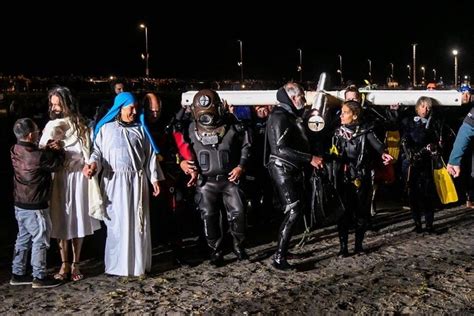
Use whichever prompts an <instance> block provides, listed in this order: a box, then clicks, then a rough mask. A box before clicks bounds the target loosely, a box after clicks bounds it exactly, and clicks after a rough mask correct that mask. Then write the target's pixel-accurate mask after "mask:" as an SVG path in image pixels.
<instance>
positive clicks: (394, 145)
mask: <svg viewBox="0 0 474 316" xmlns="http://www.w3.org/2000/svg"><path fill="white" fill-rule="evenodd" d="M385 144H386V145H387V151H388V153H389V155H390V156H392V157H393V160H394V163H395V162H396V161H397V160H398V156H399V155H400V132H399V131H387V133H386V134H385Z"/></svg>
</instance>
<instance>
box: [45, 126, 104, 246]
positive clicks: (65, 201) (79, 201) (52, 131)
mask: <svg viewBox="0 0 474 316" xmlns="http://www.w3.org/2000/svg"><path fill="white" fill-rule="evenodd" d="M87 137H89V135H87ZM50 139H52V140H61V141H63V143H64V150H65V152H66V159H65V161H64V164H63V167H61V169H60V170H58V171H57V172H55V173H54V176H53V185H52V192H51V201H50V209H51V222H52V231H51V237H52V238H58V239H64V240H70V239H72V238H82V237H85V236H87V235H92V234H93V233H94V231H96V230H98V229H100V223H99V221H98V220H96V219H94V218H92V217H90V216H89V195H88V186H89V181H88V179H87V178H86V177H85V176H84V175H83V174H82V168H83V166H84V162H85V157H84V153H83V148H82V143H81V142H80V141H79V139H78V133H77V131H75V130H74V127H73V125H72V123H71V121H70V119H69V118H62V119H55V120H51V121H49V122H48V123H47V124H46V126H45V128H44V130H43V135H42V136H41V139H40V142H39V145H40V147H43V146H45V145H46V144H47V142H48V140H50Z"/></svg>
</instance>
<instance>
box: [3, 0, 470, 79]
mask: <svg viewBox="0 0 474 316" xmlns="http://www.w3.org/2000/svg"><path fill="white" fill-rule="evenodd" d="M330 2H331V3H333V4H332V5H330V4H323V2H321V3H320V1H317V2H316V1H315V2H314V3H313V4H312V5H313V6H316V7H318V9H317V10H309V9H308V8H306V7H303V6H301V5H300V4H299V3H298V2H296V1H293V2H289V3H290V4H291V5H288V6H278V7H277V6H276V5H275V4H273V3H269V4H263V3H262V4H259V5H258V6H267V7H268V9H267V10H258V9H257V8H255V2H232V1H222V2H221V3H222V4H220V5H217V6H216V5H214V7H213V9H212V10H211V9H210V5H200V4H194V5H187V6H185V5H184V2H182V1H156V2H155V3H154V4H153V5H151V4H150V3H151V0H150V1H146V2H140V1H133V2H130V6H128V7H126V6H122V7H120V6H118V4H117V3H114V2H104V4H101V6H107V7H109V8H110V9H107V10H102V9H99V8H97V4H94V2H92V3H91V2H84V1H77V2H68V4H67V6H72V7H74V10H66V8H65V7H66V4H65V3H64V2H63V4H61V5H52V4H47V3H46V1H39V4H36V5H34V6H30V7H29V8H28V11H29V12H30V13H27V12H25V11H26V10H25V8H24V6H25V5H24V4H21V5H18V4H17V5H14V6H13V7H12V9H11V10H10V12H6V11H5V10H2V11H3V12H2V17H1V19H0V40H1V46H0V47H1V50H2V52H1V54H0V73H3V74H26V75H40V76H48V75H56V74H79V75H107V76H108V75H118V76H139V75H143V74H144V72H145V63H144V61H143V60H142V59H141V58H140V55H141V54H142V53H144V51H145V34H144V31H143V30H142V29H140V28H139V27H138V25H139V24H140V23H146V24H147V26H148V37H149V52H150V72H151V75H152V76H154V77H159V78H183V79H187V78H193V79H202V80H204V79H206V80H209V79H211V80H213V79H235V80H238V79H239V78H240V68H239V67H238V66H237V62H238V61H239V59H240V57H239V44H238V42H237V40H239V39H240V40H242V43H243V59H244V77H245V78H257V79H275V80H281V79H291V78H295V79H298V78H299V75H298V73H297V71H296V69H297V65H298V63H299V54H298V51H297V49H298V48H301V49H302V52H303V69H304V72H303V74H304V79H305V80H314V79H315V78H316V77H317V76H319V73H320V72H321V71H327V72H329V73H330V74H331V75H333V76H336V69H337V68H338V65H339V58H338V55H339V54H340V55H341V56H342V61H343V73H344V79H353V80H361V79H363V78H366V77H367V73H368V61H367V59H370V60H371V61H372V73H373V77H374V79H375V81H379V82H380V81H384V78H386V77H387V76H388V75H389V73H390V63H394V69H395V77H396V78H398V79H399V80H400V81H401V82H403V81H406V80H407V75H408V71H407V67H406V65H407V64H411V62H412V45H411V44H412V43H418V46H417V65H418V67H417V68H419V67H420V66H422V65H423V66H425V68H426V69H427V70H426V77H427V78H428V79H430V78H432V77H433V72H432V69H433V68H436V70H437V75H438V76H443V79H444V81H445V82H449V81H452V80H453V74H454V70H453V69H454V66H453V64H454V62H453V60H454V58H453V56H452V54H451V51H452V49H453V48H457V49H458V50H459V58H458V60H459V74H460V75H464V74H471V73H474V58H473V57H472V56H474V18H473V16H474V15H473V14H474V10H473V9H474V4H470V3H472V1H443V2H440V1H431V2H428V1H415V0H413V1H376V2H375V1H373V2H372V1H358V3H360V4H358V9H357V10H361V9H363V10H365V13H364V14H362V15H361V14H356V12H355V9H354V7H352V6H350V5H347V4H344V3H345V2H346V1H344V2H343V1H330ZM418 2H419V3H418ZM96 3H97V2H96ZM440 3H445V4H443V5H440ZM252 4H253V5H252ZM152 6H155V7H158V9H157V10H152V9H151V7H152ZM116 11H117V12H116ZM211 11H216V12H217V13H214V14H213V13H212V12H211ZM114 12H115V13H114ZM328 18H329V19H331V23H324V22H323V21H324V20H327V19H328ZM336 29H340V30H342V31H337V30H336ZM182 30H184V31H182ZM64 33H65V34H67V35H66V36H64V35H62V34H64ZM376 33H381V34H384V35H382V36H377V35H375V34H376ZM417 76H418V77H420V76H421V71H419V72H418V74H417ZM336 78H337V77H336Z"/></svg>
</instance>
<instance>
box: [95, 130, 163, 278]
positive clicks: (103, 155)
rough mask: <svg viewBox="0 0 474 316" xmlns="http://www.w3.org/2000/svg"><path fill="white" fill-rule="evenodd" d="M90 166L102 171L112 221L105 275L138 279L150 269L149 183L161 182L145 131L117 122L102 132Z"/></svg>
mask: <svg viewBox="0 0 474 316" xmlns="http://www.w3.org/2000/svg"><path fill="white" fill-rule="evenodd" d="M90 162H96V163H97V165H98V167H99V170H102V177H101V184H100V185H101V190H102V194H103V196H102V198H103V201H104V203H105V205H106V213H107V215H108V217H109V218H110V220H108V219H106V220H104V222H105V224H106V225H107V240H106V245H105V256H104V261H105V272H106V273H108V274H113V275H121V276H139V275H142V274H144V273H145V272H148V271H150V269H151V233H150V218H149V216H150V215H149V194H150V193H149V186H148V183H147V178H148V179H149V180H150V182H152V183H153V182H155V181H158V180H163V179H164V177H163V173H162V171H161V168H160V165H159V163H158V162H157V160H156V155H155V153H154V151H153V149H152V147H151V144H150V142H149V140H148V138H147V137H146V136H145V133H144V131H143V128H142V127H141V126H139V125H133V126H127V127H124V126H122V125H120V124H119V123H118V122H117V121H113V122H110V123H107V124H105V125H103V126H102V128H101V129H100V131H99V133H98V135H97V137H96V140H95V143H94V150H93V153H92V155H91V159H90Z"/></svg>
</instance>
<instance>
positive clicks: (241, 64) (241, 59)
mask: <svg viewBox="0 0 474 316" xmlns="http://www.w3.org/2000/svg"><path fill="white" fill-rule="evenodd" d="M237 42H239V46H240V61H239V62H238V63H237V65H239V67H240V83H241V84H244V57H243V51H242V41H241V40H237Z"/></svg>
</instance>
